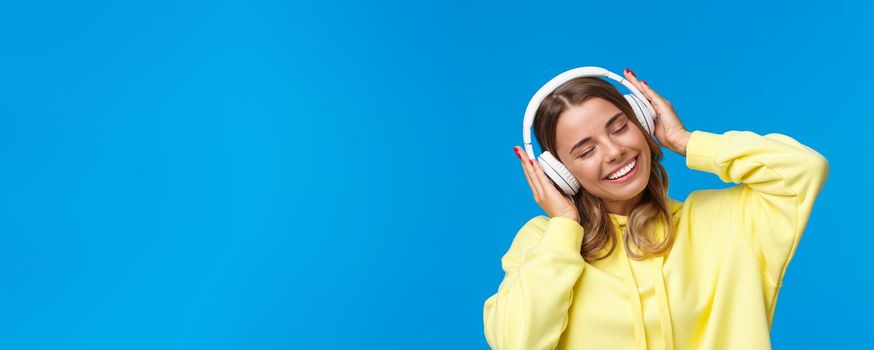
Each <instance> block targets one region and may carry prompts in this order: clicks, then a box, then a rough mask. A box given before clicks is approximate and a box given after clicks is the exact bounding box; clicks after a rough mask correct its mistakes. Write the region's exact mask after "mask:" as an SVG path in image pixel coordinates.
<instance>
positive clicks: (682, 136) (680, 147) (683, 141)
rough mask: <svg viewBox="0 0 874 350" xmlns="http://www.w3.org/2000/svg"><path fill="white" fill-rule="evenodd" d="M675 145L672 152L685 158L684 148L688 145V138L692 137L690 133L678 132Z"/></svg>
mask: <svg viewBox="0 0 874 350" xmlns="http://www.w3.org/2000/svg"><path fill="white" fill-rule="evenodd" d="M678 135H679V136H678V137H677V143H676V144H675V145H674V149H673V150H672V151H674V152H676V153H677V154H679V155H681V156H683V157H685V156H686V147H687V146H688V145H689V138H690V137H691V136H692V133H691V132H689V131H686V130H683V131H680V132H679V133H678Z"/></svg>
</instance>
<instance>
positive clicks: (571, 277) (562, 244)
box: [483, 216, 584, 350]
mask: <svg viewBox="0 0 874 350" xmlns="http://www.w3.org/2000/svg"><path fill="white" fill-rule="evenodd" d="M582 241H583V228H582V227H581V226H580V224H579V223H578V222H576V221H574V220H571V219H567V218H563V217H554V218H551V219H548V218H546V217H545V216H538V217H535V218H533V219H531V220H530V221H528V222H527V223H526V224H525V225H523V226H522V228H521V229H520V230H519V232H518V233H517V234H516V237H515V238H514V239H513V243H512V244H511V246H510V249H509V251H507V253H506V254H505V255H504V256H503V257H502V258H501V265H502V267H503V269H504V272H505V274H504V280H503V281H502V282H501V285H500V286H499V287H498V291H497V293H496V294H495V295H492V296H491V297H489V298H488V299H487V300H486V302H485V305H484V308H483V324H484V328H485V336H486V341H488V343H489V346H491V348H492V349H495V350H508V349H526V350H536V349H554V348H555V347H556V345H557V344H558V341H559V338H560V337H561V334H562V332H564V330H565V328H566V327H567V322H568V309H569V308H570V305H571V300H572V298H573V288H574V285H575V284H576V282H577V279H578V278H579V277H580V274H581V273H582V271H583V266H584V260H583V257H582V255H580V246H581V244H582Z"/></svg>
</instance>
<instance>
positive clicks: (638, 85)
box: [623, 68, 649, 98]
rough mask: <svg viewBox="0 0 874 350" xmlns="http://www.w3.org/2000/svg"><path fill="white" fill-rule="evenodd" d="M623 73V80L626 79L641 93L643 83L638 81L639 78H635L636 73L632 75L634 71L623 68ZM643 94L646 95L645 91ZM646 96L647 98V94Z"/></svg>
mask: <svg viewBox="0 0 874 350" xmlns="http://www.w3.org/2000/svg"><path fill="white" fill-rule="evenodd" d="M623 74H624V75H625V80H628V82H629V83H631V85H634V87H636V88H637V90H640V92H641V93H643V84H641V83H640V80H638V79H637V75H634V72H632V71H631V69H628V68H625V71H624V72H623ZM644 96H646V94H645V93H644ZM646 97H647V98H649V96H646Z"/></svg>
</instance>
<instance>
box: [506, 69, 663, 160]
mask: <svg viewBox="0 0 874 350" xmlns="http://www.w3.org/2000/svg"><path fill="white" fill-rule="evenodd" d="M581 77H598V78H610V79H613V80H615V81H617V82H619V83H620V84H622V86H625V88H626V89H628V91H631V93H632V94H634V96H637V98H638V99H640V100H641V101H643V103H644V106H643V108H646V109H647V111H648V112H649V113H650V115H655V110H654V109H653V108H652V105H650V103H649V100H648V99H647V98H646V96H644V95H643V94H642V93H641V92H640V91H639V90H637V88H636V87H634V85H632V84H631V82H629V81H628V80H625V78H623V77H622V76H619V75H616V74H615V73H613V72H610V71H608V70H606V69H604V68H601V67H594V66H586V67H579V68H574V69H571V70H568V71H565V72H564V73H561V74H559V75H557V76H555V77H554V78H552V79H550V80H549V81H548V82H546V84H544V85H543V86H542V87H540V89H539V90H537V92H536V93H535V94H534V96H533V97H531V100H530V101H528V107H527V108H525V119H523V120H522V140H523V141H524V144H525V152H526V153H527V154H528V157H529V158H530V159H535V158H534V157H535V156H534V148H533V147H531V124H533V123H534V114H535V113H537V109H538V108H540V103H541V102H543V99H544V98H546V96H547V95H549V94H550V93H551V92H552V91H553V90H555V89H556V88H558V87H559V86H561V84H564V83H566V82H568V81H570V80H571V79H574V78H581ZM641 122H643V121H641Z"/></svg>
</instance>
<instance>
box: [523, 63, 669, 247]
mask: <svg viewBox="0 0 874 350" xmlns="http://www.w3.org/2000/svg"><path fill="white" fill-rule="evenodd" d="M593 97H600V98H603V99H605V100H607V101H608V102H610V103H612V104H613V105H615V106H616V107H617V108H619V110H621V111H622V112H623V113H625V115H627V116H629V117H630V118H628V120H629V121H631V123H633V124H634V125H635V126H637V128H638V129H640V130H641V132H642V133H643V134H644V137H645V138H646V142H647V144H648V145H649V149H650V154H651V157H650V164H651V166H650V174H649V175H650V176H649V182H648V183H647V185H646V188H645V189H644V190H643V192H644V193H643V197H642V198H641V201H640V203H638V204H637V206H635V207H634V209H632V210H631V213H629V215H628V222H627V224H626V227H625V231H624V232H623V241H624V242H625V250H626V251H627V252H628V253H627V254H628V256H630V257H632V258H634V259H643V258H646V257H648V256H652V255H661V254H664V253H666V252H667V251H668V250H669V249H670V248H671V245H672V244H673V242H674V232H673V225H672V224H671V223H672V222H673V221H672V220H673V219H672V217H671V211H670V208H669V206H668V197H667V193H668V174H667V172H666V171H665V168H664V167H663V166H662V165H661V162H660V161H661V159H662V157H663V154H662V150H661V148H660V147H659V146H658V145H657V144H656V142H655V139H653V137H652V135H650V134H649V133H648V132H647V131H646V130H645V129H644V128H643V126H641V124H640V121H638V120H637V118H631V116H634V115H635V114H634V110H633V109H632V108H631V105H630V104H629V103H628V101H627V100H626V99H625V97H623V96H622V94H621V93H620V92H619V90H617V89H616V88H615V87H614V86H613V85H611V84H610V83H608V82H606V81H603V80H601V79H599V78H594V77H583V78H575V79H572V80H570V81H568V82H566V83H564V84H562V85H561V86H559V87H558V88H556V89H555V90H554V91H553V92H552V93H550V94H549V95H547V96H546V98H544V99H543V102H542V103H541V104H540V107H539V108H538V109H537V112H536V113H535V116H534V124H533V125H532V128H533V130H534V135H535V137H536V138H537V142H538V143H539V144H540V147H541V149H542V150H543V151H549V152H550V153H552V154H554V155H555V156H556V157H558V154H557V152H556V146H555V129H556V126H557V125H558V118H559V116H560V115H561V114H562V113H563V112H564V111H565V110H567V109H568V108H570V107H572V106H575V105H580V104H582V103H583V102H585V101H586V100H588V99H590V98H593ZM574 202H575V205H576V207H577V211H579V213H580V225H582V227H583V229H584V231H585V235H584V236H583V237H584V239H583V244H582V247H581V248H580V254H581V255H582V256H583V258H584V259H585V260H586V261H590V262H591V261H597V260H601V259H604V258H606V257H607V256H609V255H610V254H612V253H613V251H614V250H615V249H616V238H615V237H614V228H613V224H612V223H611V221H610V217H609V215H608V213H607V208H606V207H605V205H604V202H603V201H602V200H601V199H600V198H598V197H596V196H594V195H592V194H591V193H589V192H587V191H586V190H585V189H584V188H583V187H580V191H579V192H578V193H577V194H576V195H574ZM659 220H664V221H663V224H662V225H660V226H662V227H664V237H663V238H662V239H661V241H657V237H656V236H655V232H647V231H648V230H650V231H651V229H649V228H651V227H659V225H658V221H659ZM607 245H610V250H609V251H608V252H607V253H606V254H604V255H602V256H599V253H600V252H601V251H602V250H603V249H604V248H605V247H606V246H607ZM632 247H634V248H636V249H637V250H640V253H638V252H636V251H635V250H634V249H631V248H632Z"/></svg>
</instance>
